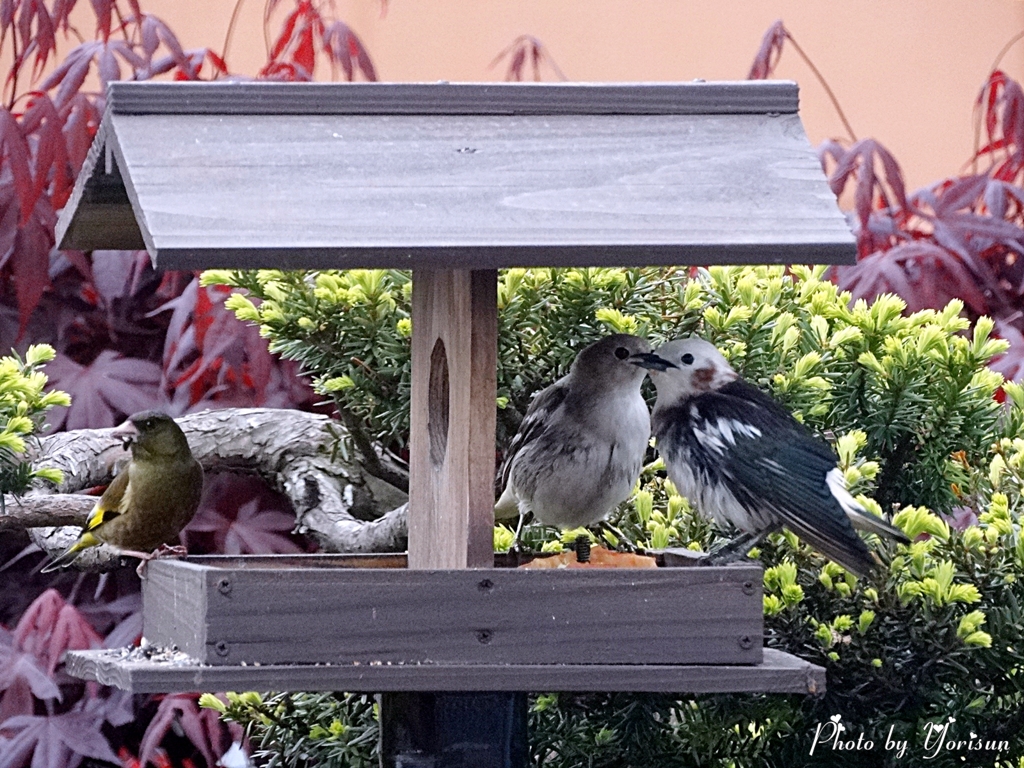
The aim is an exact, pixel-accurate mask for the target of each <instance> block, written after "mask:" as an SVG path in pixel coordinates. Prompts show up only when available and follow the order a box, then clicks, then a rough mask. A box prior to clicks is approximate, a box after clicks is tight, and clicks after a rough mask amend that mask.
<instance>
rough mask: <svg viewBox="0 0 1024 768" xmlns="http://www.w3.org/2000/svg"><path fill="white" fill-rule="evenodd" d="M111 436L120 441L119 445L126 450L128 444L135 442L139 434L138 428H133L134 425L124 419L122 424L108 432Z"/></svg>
mask: <svg viewBox="0 0 1024 768" xmlns="http://www.w3.org/2000/svg"><path fill="white" fill-rule="evenodd" d="M110 436H111V437H114V438H117V439H118V440H120V441H121V447H122V448H124V449H125V450H128V446H130V445H131V444H132V443H134V442H135V438H137V437H138V436H139V430H138V429H136V428H135V425H134V424H132V423H131V422H130V421H126V422H125V423H124V424H122V425H121V426H119V427H118V428H117V429H115V430H114V431H113V432H111V433H110Z"/></svg>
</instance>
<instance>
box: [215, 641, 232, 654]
mask: <svg viewBox="0 0 1024 768" xmlns="http://www.w3.org/2000/svg"><path fill="white" fill-rule="evenodd" d="M213 649H214V650H215V651H217V655H218V656H227V655H228V651H229V650H230V649H229V648H228V644H227V642H225V641H224V640H218V641H217V644H216V645H215V646H213Z"/></svg>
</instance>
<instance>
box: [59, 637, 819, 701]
mask: <svg viewBox="0 0 1024 768" xmlns="http://www.w3.org/2000/svg"><path fill="white" fill-rule="evenodd" d="M634 641H635V640H634ZM66 660H67V661H66V663H67V667H66V668H67V671H68V673H69V674H71V675H74V676H75V677H80V678H83V679H86V680H96V681H98V682H100V683H102V684H103V685H113V686H115V687H117V688H121V689H123V690H126V691H131V692H133V693H155V692H161V691H167V692H172V691H253V690H255V691H353V692H367V693H376V692H382V691H442V690H443V691H638V692H641V691H644V692H651V693H742V692H748V691H749V692H770V693H802V694H816V693H822V692H824V690H825V670H824V669H823V668H822V667H819V666H817V665H814V664H811V663H809V662H807V661H804V660H803V659H800V658H797V657H796V656H792V655H791V654H788V653H783V652H782V651H777V650H774V649H772V648H765V649H764V662H763V663H762V664H759V665H756V666H726V665H678V664H661V665H651V664H620V665H609V664H531V665H520V664H517V665H509V664H403V665H398V664H392V665H388V664H382V665H380V666H367V665H365V664H363V665H358V666H356V665H352V664H344V665H342V664H330V665H318V666H313V665H298V664H297V665H287V666H285V665H268V666H258V667H255V666H244V667H243V666H238V665H234V666H226V667H225V666H221V667H209V666H201V665H199V664H198V663H196V662H194V661H192V662H153V661H145V660H141V661H132V660H128V659H126V658H124V657H123V655H122V652H121V651H118V650H109V651H108V650H98V651H68V653H67V656H66Z"/></svg>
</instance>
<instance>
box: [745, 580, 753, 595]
mask: <svg viewBox="0 0 1024 768" xmlns="http://www.w3.org/2000/svg"><path fill="white" fill-rule="evenodd" d="M743 594H744V595H752V594H754V582H752V581H744V582H743Z"/></svg>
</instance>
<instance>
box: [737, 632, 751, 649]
mask: <svg viewBox="0 0 1024 768" xmlns="http://www.w3.org/2000/svg"><path fill="white" fill-rule="evenodd" d="M753 645H754V640H753V639H752V638H751V637H750V635H742V636H741V637H740V648H742V649H743V650H744V651H746V650H749V649H750V648H751V647H752V646H753Z"/></svg>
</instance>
